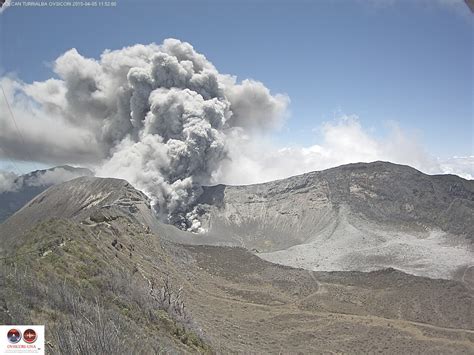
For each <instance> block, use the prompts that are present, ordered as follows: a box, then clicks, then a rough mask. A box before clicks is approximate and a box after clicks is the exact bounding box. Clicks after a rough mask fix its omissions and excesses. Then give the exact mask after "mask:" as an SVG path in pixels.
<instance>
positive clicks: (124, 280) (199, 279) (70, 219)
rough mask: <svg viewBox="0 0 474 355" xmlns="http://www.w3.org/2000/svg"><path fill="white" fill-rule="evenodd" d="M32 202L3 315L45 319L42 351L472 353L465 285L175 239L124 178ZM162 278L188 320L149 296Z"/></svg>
mask: <svg viewBox="0 0 474 355" xmlns="http://www.w3.org/2000/svg"><path fill="white" fill-rule="evenodd" d="M99 193H100V196H101V197H100V198H98V194H99ZM88 194H89V197H88ZM40 199H41V201H40V202H38V201H37V203H36V204H31V205H30V207H25V209H23V210H22V211H20V212H18V213H17V215H16V216H15V218H12V219H10V220H9V221H8V222H7V224H8V225H9V228H10V231H11V232H12V233H13V235H12V236H11V237H12V238H10V239H9V242H8V243H6V244H4V245H3V246H4V248H5V249H4V251H3V254H2V259H1V260H0V261H1V263H2V267H1V268H0V270H1V272H0V285H2V286H1V287H0V319H2V322H4V323H45V324H46V329H47V334H46V336H47V340H48V347H49V350H50V352H53V353H58V352H61V351H63V352H64V351H65V349H66V350H67V352H68V353H73V352H74V349H75V348H74V347H75V346H79V345H78V343H77V342H75V340H74V339H77V340H78V341H79V343H80V344H83V345H84V344H86V345H87V346H91V348H90V349H89V350H90V351H91V352H97V351H99V352H101V351H102V352H104V351H105V352H107V353H122V352H133V351H137V349H140V351H142V352H143V353H153V352H178V353H185V352H220V353H230V352H242V353H281V352H283V353H295V352H302V353H329V352H346V353H374V352H385V353H399V354H406V353H426V354H432V353H470V352H473V351H474V323H473V318H472V308H473V291H472V289H471V288H470V285H469V284H468V282H469V280H466V281H465V282H464V283H463V282H458V281H449V280H432V279H428V278H422V277H416V276H411V275H407V274H404V273H401V272H398V271H395V270H385V271H377V272H372V273H361V272H334V273H326V272H311V271H306V270H302V269H293V268H291V267H286V266H279V265H275V264H272V263H269V262H267V261H264V260H262V259H260V258H258V257H257V256H255V255H253V254H252V253H250V252H249V251H246V250H244V249H241V248H231V247H218V246H192V245H188V246H184V245H180V244H174V243H171V242H169V241H166V240H164V237H166V236H165V235H160V234H153V233H151V228H148V227H147V226H145V225H144V223H145V221H146V219H147V218H148V217H146V218H145V217H142V216H141V215H142V214H144V215H146V214H147V213H148V212H146V211H147V210H148V208H147V207H146V206H147V203H148V201H147V200H146V198H145V197H144V196H143V195H142V194H141V193H139V192H137V191H136V190H134V189H133V188H131V187H130V186H129V185H128V184H127V183H126V182H124V181H121V180H113V179H96V178H94V179H84V178H81V179H77V180H75V181H73V182H69V183H66V184H63V185H61V186H58V187H55V188H52V189H50V190H49V191H47V192H45V193H44V194H43V195H42V196H39V198H38V200H40ZM91 201H92V202H91ZM33 202H34V201H33ZM124 202H125V203H124ZM41 204H43V209H40V207H39V206H40V205H41ZM68 204H69V205H71V206H74V208H71V209H69V210H68V209H67V206H66V205H68ZM54 206H56V208H57V210H55V208H54ZM78 206H80V207H81V208H80V209H78V208H77V207H78ZM143 206H144V208H143ZM45 210H47V211H49V212H48V213H46V212H45ZM40 211H42V212H41V214H40ZM48 214H52V215H48ZM21 215H25V216H27V215H29V216H30V217H28V223H27V224H26V225H25V227H24V228H22V229H20V228H14V224H16V223H21V218H20V217H21ZM32 215H36V216H37V217H36V218H32V217H31V216H32ZM51 217H53V218H52V219H51ZM164 230H166V229H164ZM2 238H4V235H2ZM468 277H469V275H468ZM165 280H170V284H171V285H172V287H171V288H172V289H173V290H174V292H178V290H179V289H181V290H182V291H181V293H182V297H183V300H184V304H185V309H186V317H176V315H175V314H174V313H173V312H167V311H166V310H165V309H163V307H162V305H160V304H159V303H158V302H157V301H156V296H157V292H158V294H159V290H160V289H161V287H163V285H164V281H165ZM101 329H107V332H106V334H107V337H106V338H104V339H102V338H100V334H101ZM72 334H74V336H72ZM69 335H71V337H69ZM71 339H72V340H71ZM144 339H145V340H146V341H145V342H144V341H143V340H144ZM99 340H101V341H99ZM108 340H110V341H108ZM81 341H82V343H81ZM138 346H139V347H138Z"/></svg>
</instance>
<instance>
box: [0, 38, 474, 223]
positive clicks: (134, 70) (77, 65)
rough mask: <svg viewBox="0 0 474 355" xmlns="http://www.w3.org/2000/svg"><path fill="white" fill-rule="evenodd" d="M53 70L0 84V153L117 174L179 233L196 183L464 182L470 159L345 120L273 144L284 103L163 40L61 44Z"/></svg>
mask: <svg viewBox="0 0 474 355" xmlns="http://www.w3.org/2000/svg"><path fill="white" fill-rule="evenodd" d="M53 68H54V71H55V73H56V76H57V77H56V78H52V79H49V80H46V81H43V82H34V83H32V84H25V83H22V82H21V81H20V80H18V79H16V78H14V77H3V78H0V83H1V85H2V88H3V89H4V90H5V93H6V96H7V100H8V101H9V102H10V104H11V107H12V110H13V112H14V114H15V119H16V121H17V123H18V126H19V127H22V134H23V138H24V139H19V137H18V132H17V131H16V128H15V125H14V124H13V122H12V119H11V117H9V115H8V112H9V110H8V107H7V106H6V102H5V100H0V155H2V154H5V156H6V157H9V158H11V159H13V160H15V159H17V160H34V161H39V162H42V163H45V164H68V163H69V164H81V165H85V166H89V167H92V168H94V169H95V170H96V173H97V175H99V176H107V177H117V178H123V179H126V180H128V181H129V182H130V183H132V184H133V185H134V186H135V187H136V188H138V189H141V190H142V191H144V192H145V193H146V194H147V195H148V196H150V197H151V198H152V200H153V205H154V207H155V210H156V212H157V213H158V214H159V215H160V216H161V217H162V218H163V219H164V220H166V221H167V222H169V223H172V224H174V225H177V226H179V227H180V228H182V229H185V230H190V231H200V230H201V229H200V228H201V227H200V223H199V221H198V220H199V216H198V210H197V209H196V208H195V205H196V201H197V199H198V198H199V196H200V194H201V193H202V186H203V185H206V184H213V183H232V184H244V183H256V182H263V181H269V180H274V179H277V178H284V177H288V176H291V175H295V174H299V173H305V172H308V171H313V170H320V169H325V168H329V167H334V166H337V165H341V164H345V163H352V162H361V161H362V162H370V161H374V160H387V161H392V162H396V163H401V164H408V165H411V166H413V167H415V168H418V169H420V170H422V171H424V172H427V173H443V172H448V173H451V172H452V173H456V174H459V175H461V176H465V177H468V178H472V176H473V166H474V164H473V158H472V157H466V158H463V159H454V160H450V161H448V162H443V161H440V160H438V159H436V158H434V157H433V156H431V155H430V154H428V153H427V152H426V151H425V150H424V149H423V147H422V146H421V145H420V144H418V143H417V142H418V140H417V139H416V137H414V136H412V135H410V134H406V132H403V131H402V130H401V129H400V128H398V127H397V126H396V125H392V127H391V129H390V134H389V135H388V136H386V137H382V138H380V137H377V136H374V134H373V133H372V132H370V130H367V129H365V128H364V127H363V126H362V124H361V122H360V121H359V119H358V118H357V117H356V116H343V117H341V118H339V119H338V120H335V121H333V122H326V123H325V124H323V125H322V126H321V127H320V132H321V135H322V139H321V141H320V142H319V144H314V145H312V146H309V147H300V146H290V147H284V148H281V147H274V146H273V145H272V144H271V142H266V141H265V139H264V138H265V137H266V136H268V133H269V132H270V133H271V132H272V131H273V130H274V129H277V128H279V127H281V126H282V124H283V123H284V119H285V117H286V112H287V105H288V103H289V99H288V97H287V96H285V95H278V94H277V95H274V94H271V93H270V91H269V90H268V88H266V87H265V86H264V85H263V84H262V83H260V82H257V81H253V80H243V81H241V82H238V81H237V80H236V78H235V77H232V76H230V75H225V74H221V73H219V72H218V71H217V69H216V68H215V67H214V66H213V65H212V64H211V63H210V62H209V61H208V60H207V59H206V58H205V57H204V56H203V55H202V54H199V53H197V52H196V51H195V50H194V49H193V47H192V46H191V45H190V44H188V43H184V42H180V41H178V40H175V39H168V40H165V41H164V42H163V44H161V45H156V44H151V45H146V46H145V45H135V46H132V47H127V48H123V49H121V50H115V51H105V52H104V53H103V54H102V55H101V57H100V59H99V60H96V59H91V58H85V57H83V56H82V55H80V54H79V53H78V52H77V51H76V50H75V49H71V50H69V51H68V52H66V53H64V54H63V55H62V56H60V57H59V58H58V59H57V60H56V61H55V63H54V66H53ZM25 142H26V144H24V143H25ZM47 178H52V177H49V176H45V177H43V179H47ZM2 186H3V189H7V188H8V189H15V188H17V186H18V185H17V180H16V178H15V177H14V176H12V175H11V174H0V189H2Z"/></svg>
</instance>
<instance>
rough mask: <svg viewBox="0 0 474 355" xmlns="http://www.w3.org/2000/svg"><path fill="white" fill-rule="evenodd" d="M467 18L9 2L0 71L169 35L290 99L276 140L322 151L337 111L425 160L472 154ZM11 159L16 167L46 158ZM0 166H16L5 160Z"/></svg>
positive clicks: (30, 69) (220, 5)
mask: <svg viewBox="0 0 474 355" xmlns="http://www.w3.org/2000/svg"><path fill="white" fill-rule="evenodd" d="M473 18H474V17H473V15H472V14H471V13H470V12H469V10H468V8H467V7H466V6H465V4H463V2H462V1H456V0H451V1H450V0H433V1H428V0H426V1H424V0H412V1H408V0H406V1H404V0H380V1H376V0H346V1H342V0H340V1H338V0H334V1H330V0H320V1H309V0H308V1H304V0H299V1H298V0H296V1H294V0H292V1H289V0H288V1H281V0H276V1H265V0H257V1H247V0H244V1H208V0H207V1H195V0H194V1H180V0H178V1H143V0H141V1H140V0H139V1H125V0H122V1H120V0H118V1H117V6H115V7H100V8H84V7H83V8H72V7H50V6H47V7H29V8H27V7H23V6H22V7H10V8H8V9H7V10H6V11H4V12H3V13H2V14H1V15H0V36H1V37H0V44H1V47H0V74H1V75H2V76H7V75H8V76H12V75H13V76H14V77H15V78H17V79H18V80H21V81H22V82H24V83H32V82H34V81H44V80H46V79H48V78H51V77H57V74H55V73H53V64H52V63H53V62H54V61H55V59H56V58H58V57H59V56H60V55H62V54H63V53H65V52H66V51H67V50H69V49H71V48H76V49H77V51H78V52H79V53H80V54H81V55H82V56H84V57H90V58H96V59H97V58H99V56H100V54H101V53H102V52H103V51H104V50H105V49H112V50H114V49H120V48H122V47H125V46H130V45H134V44H137V43H141V44H149V43H152V42H155V43H158V44H159V43H162V42H163V40H164V39H166V38H177V39H179V40H181V41H186V42H189V43H191V44H192V45H193V47H194V48H195V50H196V51H197V52H199V53H202V54H204V55H205V56H206V58H207V59H208V60H209V61H210V62H212V63H213V64H214V65H215V67H216V68H217V70H218V71H219V72H220V73H227V74H231V75H235V76H236V77H237V78H238V80H242V79H246V78H250V79H254V80H257V81H261V82H262V83H263V84H264V85H265V86H266V87H267V88H268V89H269V90H270V92H271V93H272V94H276V93H281V94H285V95H287V97H288V98H289V100H290V102H289V104H288V107H287V114H286V119H285V121H284V122H283V123H282V124H281V126H280V127H279V129H276V130H272V131H271V133H268V134H265V139H266V140H270V141H271V142H272V143H271V144H272V147H277V148H278V149H280V150H281V149H283V150H285V149H286V150H288V149H290V150H291V149H310V148H311V147H313V148H314V147H320V146H323V148H325V147H326V146H327V145H328V144H327V142H328V140H329V138H328V129H331V127H333V128H334V127H337V126H338V124H339V123H338V122H339V121H337V120H338V119H340V118H341V117H342V118H343V119H345V120H346V122H351V124H352V126H351V127H349V128H350V129H353V128H354V129H356V130H357V129H359V130H361V131H363V137H362V138H361V140H364V139H366V138H367V137H370V139H371V140H372V141H373V142H376V144H377V145H378V147H380V146H383V145H384V144H387V145H389V144H391V143H390V142H391V141H390V139H391V138H390V136H393V134H394V133H393V131H394V127H396V128H395V131H396V132H399V131H402V132H403V135H404V137H411V138H412V139H413V140H416V142H417V143H416V145H417V146H421V147H422V150H423V151H426V152H428V153H427V154H429V155H430V156H431V157H434V158H439V159H441V160H443V159H450V158H452V157H454V156H456V157H469V156H474V138H473V137H474V127H473V120H474V118H473V117H474V116H473V114H474V111H473V79H474V78H473V63H474V61H473V49H474V47H473V43H474V42H473V33H474V32H473ZM0 98H1V97H0ZM1 99H3V98H1ZM3 117H5V116H3ZM5 119H6V118H5ZM331 122H332V123H331ZM328 125H329V126H328ZM328 127H329V128H328ZM20 129H22V130H27V129H28V128H27V127H20ZM359 133H360V132H359ZM361 134H362V133H361ZM355 137H356V139H357V137H358V136H357V135H356V136H355ZM387 137H388V138H387ZM411 138H410V139H411ZM386 140H388V141H386ZM402 141H406V140H402ZM321 142H326V143H321ZM384 142H387V143H384ZM324 144H326V146H325V145H324ZM407 146H409V144H408V145H407ZM317 149H319V148H317ZM381 149H382V148H381ZM354 159H357V156H355V157H354ZM340 161H342V160H334V164H336V163H339V162H340ZM342 162H345V161H342ZM16 164H17V166H18V167H20V170H29V169H32V168H34V167H44V166H50V165H51V163H50V162H45V161H37V162H36V163H31V162H22V161H21V159H19V160H18V161H16ZM464 164H465V162H464ZM469 164H470V163H469ZM263 165H265V164H263ZM326 165H327V164H326ZM326 165H324V166H323V167H325V166H326ZM329 165H331V164H330V163H329ZM314 166H315V167H319V165H317V164H316V165H314ZM2 167H3V168H4V169H6V170H13V165H12V163H11V161H8V160H6V159H4V160H3V162H1V163H0V168H2ZM469 169H471V170H473V168H472V166H470V167H469ZM277 175H278V174H277ZM269 178H271V176H269Z"/></svg>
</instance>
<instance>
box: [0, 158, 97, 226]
mask: <svg viewBox="0 0 474 355" xmlns="http://www.w3.org/2000/svg"><path fill="white" fill-rule="evenodd" d="M92 175H93V173H92V171H90V170H88V169H84V168H74V167H71V166H67V165H64V166H57V167H54V168H51V169H46V170H36V171H33V172H31V173H28V174H25V175H22V176H19V177H18V178H17V179H16V181H15V183H14V185H15V188H14V189H12V190H11V191H3V192H2V191H0V223H2V222H3V221H4V220H6V219H7V218H8V217H10V216H11V215H12V214H14V213H15V212H16V211H18V210H19V209H20V208H21V207H23V206H24V205H25V204H26V203H27V202H29V201H30V200H31V199H32V198H33V197H35V196H37V195H38V194H40V193H41V192H43V191H44V190H46V189H47V188H48V187H50V186H52V185H54V184H56V183H60V182H64V181H67V180H70V179H74V178H77V177H79V176H92Z"/></svg>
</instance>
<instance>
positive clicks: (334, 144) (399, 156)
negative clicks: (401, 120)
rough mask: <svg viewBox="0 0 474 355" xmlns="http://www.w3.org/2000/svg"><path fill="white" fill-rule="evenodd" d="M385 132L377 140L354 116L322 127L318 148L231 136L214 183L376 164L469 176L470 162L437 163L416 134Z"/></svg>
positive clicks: (394, 127)
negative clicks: (368, 163) (227, 155)
mask: <svg viewBox="0 0 474 355" xmlns="http://www.w3.org/2000/svg"><path fill="white" fill-rule="evenodd" d="M389 127H390V133H389V134H388V136H386V137H384V138H377V137H375V135H374V134H372V133H371V132H370V131H369V130H367V129H364V127H363V126H362V125H361V123H360V121H359V119H358V117H356V116H343V117H341V118H339V119H337V120H334V121H331V122H327V123H325V124H324V125H323V126H322V129H321V131H322V132H321V133H322V136H323V139H322V141H321V142H320V143H319V144H315V145H312V146H308V147H286V148H278V147H275V146H273V145H272V144H271V143H270V142H268V141H265V140H263V139H262V140H258V139H254V138H252V137H249V136H241V135H236V136H234V137H232V138H231V139H230V140H229V145H230V154H229V156H230V158H229V159H228V160H226V161H225V162H224V163H223V164H222V166H221V169H220V170H219V172H218V173H217V174H216V176H215V181H216V182H217V181H220V182H224V183H229V184H250V183H258V182H265V181H271V180H275V179H281V178H285V177H289V176H293V175H297V174H302V173H306V172H310V171H315V170H323V169H327V168H331V167H335V166H339V165H342V164H348V163H355V162H372V161H377V160H383V161H390V162H393V163H399V164H405V165H409V166H412V167H415V168H417V169H419V170H420V171H423V172H425V173H428V174H440V173H455V174H458V175H460V176H464V177H467V178H470V177H472V173H473V170H474V159H453V160H449V161H447V162H440V161H439V160H438V159H436V158H435V157H433V156H431V155H430V154H429V153H427V152H426V151H425V150H424V149H423V147H422V146H421V145H420V144H419V143H418V140H417V138H416V136H414V135H410V134H408V133H406V132H404V131H403V130H402V129H400V128H399V127H398V126H397V125H396V124H394V123H391V124H390V125H389Z"/></svg>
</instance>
